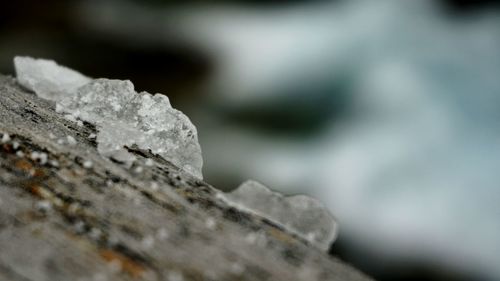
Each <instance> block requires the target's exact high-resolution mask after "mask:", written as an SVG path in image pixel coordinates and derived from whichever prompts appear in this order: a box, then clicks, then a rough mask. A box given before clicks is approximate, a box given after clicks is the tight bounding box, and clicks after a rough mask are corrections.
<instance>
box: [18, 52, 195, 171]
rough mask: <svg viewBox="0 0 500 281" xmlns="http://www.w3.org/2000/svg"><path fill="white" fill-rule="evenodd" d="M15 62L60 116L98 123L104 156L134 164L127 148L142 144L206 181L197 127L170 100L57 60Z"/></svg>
mask: <svg viewBox="0 0 500 281" xmlns="http://www.w3.org/2000/svg"><path fill="white" fill-rule="evenodd" d="M14 63H15V65H16V73H17V77H18V80H19V82H20V83H21V84H22V85H24V86H25V87H27V88H29V89H32V90H33V91H35V93H36V94H37V95H39V96H41V97H43V98H46V99H51V100H54V101H56V110H57V111H58V112H61V113H64V114H66V116H71V117H72V118H75V120H76V119H80V120H84V121H87V122H90V123H93V124H95V125H96V127H97V129H98V132H97V137H96V141H97V149H98V151H99V153H101V154H102V155H105V156H107V157H112V158H114V159H116V160H118V161H121V162H124V163H125V164H127V165H131V164H132V162H133V161H134V160H135V157H134V155H132V154H131V153H129V152H128V151H127V150H126V149H125V148H124V147H125V146H127V147H132V146H134V145H136V146H137V147H138V148H140V149H144V150H151V152H152V153H154V154H158V155H160V156H162V157H163V158H165V159H166V160H168V161H170V162H171V163H173V164H174V165H176V166H177V167H180V168H182V169H184V170H185V171H188V172H189V173H191V174H193V175H194V176H196V177H198V178H202V173H201V169H202V165H203V159H202V155H201V148H200V145H199V143H198V136H197V131H196V127H195V126H194V125H193V124H192V123H191V121H190V120H189V118H188V117H187V116H185V115H184V114H183V113H182V112H180V111H178V110H176V109H174V108H172V106H171V105H170V101H169V99H168V97H166V96H164V95H161V94H155V95H151V94H149V93H147V92H141V93H137V92H136V91H135V90H134V85H133V84H132V82H130V81H128V80H124V81H122V80H111V79H89V78H87V77H85V76H83V75H81V74H79V73H78V72H75V71H73V70H71V69H68V68H66V67H63V66H58V65H57V64H56V63H55V62H53V61H47V60H36V59H32V58H27V57H16V58H15V59H14Z"/></svg>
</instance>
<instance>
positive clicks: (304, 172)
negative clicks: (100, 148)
mask: <svg viewBox="0 0 500 281" xmlns="http://www.w3.org/2000/svg"><path fill="white" fill-rule="evenodd" d="M373 2H376V1H373ZM373 2H371V3H370V1H362V0H359V1H354V2H350V1H340V0H338V1H299V0H279V1H278V0H276V1H264V0H253V1H251V0H248V1H231V0H226V1H166V0H165V1H162V0H148V1H145V0H144V1H139V0H135V1H132V0H130V1H126V0H123V1H118V0H114V1H111V0H108V1H86V0H81V1H77V0H72V1H55V0H53V1H49V0H45V1H22V0H21V1H4V2H3V3H2V5H1V9H0V72H1V73H7V74H14V70H13V65H12V58H13V57H14V56H16V55H28V56H32V57H40V58H49V59H53V60H55V61H57V62H58V63H59V64H62V65H65V66H68V67H71V68H73V69H76V70H78V71H80V72H82V73H84V74H86V75H88V76H91V77H107V78H117V79H129V80H131V81H133V83H134V85H135V86H136V89H138V90H141V91H142V90H145V91H148V92H151V93H155V92H159V93H163V94H166V95H168V96H169V98H170V100H171V102H172V104H173V105H174V106H175V107H177V108H179V109H180V110H182V111H184V112H185V113H186V114H187V115H188V116H189V117H190V118H191V119H192V121H193V123H194V124H195V125H196V126H197V128H198V131H199V135H200V142H201V145H202V149H203V151H204V159H205V160H204V161H205V164H204V167H205V168H204V169H205V179H206V180H207V181H208V182H210V183H212V184H214V185H215V186H220V187H222V188H224V189H232V188H234V187H236V186H237V184H238V183H239V182H241V181H242V180H244V179H246V178H247V177H253V178H255V179H257V180H261V181H263V182H264V183H267V184H268V185H269V186H270V187H272V188H277V189H279V190H281V191H283V192H287V193H303V192H304V193H308V194H311V195H313V196H315V197H318V198H321V200H323V201H325V202H326V204H329V206H331V209H332V211H333V213H334V214H335V215H336V216H337V217H338V218H339V220H340V226H341V232H340V238H339V240H338V241H337V242H335V244H334V245H333V247H332V249H331V251H330V252H331V253H332V254H333V255H336V256H339V257H340V258H342V259H344V260H346V261H347V262H349V263H352V264H353V265H354V266H355V267H357V268H360V269H361V270H363V271H365V272H366V273H367V274H369V275H371V276H373V277H375V278H376V279H378V280H436V281H437V280H500V272H499V271H498V268H497V269H495V268H496V266H495V264H496V263H498V260H499V258H500V254H499V253H500V237H498V235H499V234H500V229H499V228H500V209H499V208H498V207H495V206H496V204H498V202H500V193H499V188H500V187H499V184H500V181H499V180H500V179H499V178H498V176H497V173H495V172H494V171H495V169H498V166H496V165H497V164H500V163H499V162H498V160H497V158H496V156H500V134H498V133H499V132H500V127H499V126H498V125H500V119H497V118H500V114H498V112H500V104H498V102H499V101H500V92H499V90H500V86H499V85H498V81H499V80H500V73H499V72H498V70H499V68H500V49H496V47H498V46H500V44H499V42H500V41H499V40H500V39H499V38H500V25H499V24H500V21H499V20H498V19H499V16H498V15H499V14H500V12H499V8H500V3H498V1H486V0H483V1H481V0H478V1H474V0H441V1H421V3H424V4H415V2H419V1H414V3H413V4H409V3H411V2H410V1H399V2H398V1H381V2H380V6H381V8H380V9H379V8H378V4H375V3H373ZM403 2H404V3H403ZM405 5H407V6H409V7H410V8H407V7H406V6H405ZM412 5H414V6H418V7H417V8H418V9H415V10H413V7H412ZM420 5H421V6H422V7H420ZM393 6H394V7H395V8H393ZM337 10H338V11H337ZM330 11H331V14H329V13H330ZM420 13H421V14H420ZM386 18H390V20H388V21H387V22H386ZM365 20H366V22H365ZM372 23H374V24H372ZM399 25H401V29H399V27H400V26H399ZM406 27H408V30H406V29H405V28H406ZM388 29H390V30H388ZM464 34H466V35H464ZM330 35H331V37H330ZM462 35H463V36H462ZM475 40H477V41H475ZM301 42H305V43H304V44H302V43H301ZM475 42H477V44H476V43H475ZM301 50H304V51H303V52H302V51H301ZM302 56H303V59H302ZM464 77H465V78H464ZM482 87H484V88H482ZM372 89H375V90H373V91H372ZM400 89H403V90H402V91H403V92H404V91H406V90H407V89H409V93H408V94H407V95H406V94H405V95H403V96H402V97H399V96H398V95H397V93H398V91H400ZM393 92H394V93H396V94H393ZM421 93H424V94H422V95H421ZM448 93H449V94H448ZM478 93H484V96H482V95H481V94H478ZM427 102H428V104H427ZM418 106H420V107H418ZM417 107H418V108H417ZM457 112H458V113H457ZM372 113H373V115H370V114H372ZM462 113H463V114H462ZM385 114H388V115H387V116H386V115H385ZM389 114H390V115H389ZM407 114H408V115H407ZM410 114H411V116H410ZM374 116H375V117H374ZM381 116H382V117H381ZM408 116H410V117H408ZM379 117H380V118H381V119H377V118H379ZM421 118H422V119H421ZM427 118H428V119H429V120H428V119H427ZM380 120H382V121H380ZM396 122H402V123H401V124H400V123H397V124H396ZM426 122H429V123H426ZM441 122H442V123H441ZM429 124H431V125H429ZM436 124H437V125H436ZM440 124H442V126H441V125H440ZM434 125H436V126H438V125H439V126H438V127H436V128H437V129H435V130H436V131H439V132H437V133H436V132H435V131H434V130H433V129H432V128H434V127H432V126H434ZM422 127H423V128H426V129H427V128H430V129H429V130H432V131H431V132H429V133H428V136H429V137H428V138H426V136H427V131H425V130H426V129H422ZM479 129H481V131H477V130H479ZM406 130H408V133H407V131H406ZM419 130H421V131H419ZM410 131H411V132H410ZM448 131H450V132H451V133H450V134H449V135H446V136H444V135H441V134H445V133H446V132H448ZM443 132H444V133H443ZM413 133H414V135H413ZM379 135H383V136H384V138H382V137H379ZM472 136H478V138H475V137H472ZM421 139H423V140H421ZM428 139H429V140H428ZM393 140H396V141H394V142H393ZM427 141H429V142H430V144H428V142H427ZM382 144H383V145H382ZM356 145H358V146H356ZM421 146H422V147H425V148H423V149H421V150H415V151H414V150H413V149H414V148H415V147H421ZM428 146H429V147H430V148H429V147H428ZM370 147H373V150H369V148H370ZM383 149H386V150H383ZM464 151H465V152H464ZM370 153H372V154H373V155H372V154H370ZM366 155H369V157H366ZM388 155H389V156H390V157H389V156H388ZM358 156H359V157H358ZM372 156H373V157H372ZM434 156H435V157H436V158H433V157H434ZM342 157H344V158H342ZM356 157H358V158H356ZM387 157H389V158H387ZM391 157H392V158H391ZM358 159H359V160H358ZM394 159H396V160H394ZM356 161H359V162H356ZM391 161H392V162H391ZM359 163H362V164H363V165H359ZM457 163H464V164H463V165H459V164H457ZM350 165H352V167H351V166H350ZM469 165H470V166H469ZM339 167H340V168H339ZM382 167H383V169H382ZM427 169H429V170H427ZM353 173H354V175H352V174H353ZM358 173H359V174H358ZM351 175H352V176H351ZM365 175H366V176H365ZM470 183H472V184H470ZM436 186H439V187H441V186H446V188H442V189H441V188H436ZM448 187H449V188H448ZM471 194H473V195H471ZM478 194H479V195H478ZM413 195H415V196H414V197H412V196H413ZM476 195H477V196H476ZM360 198H362V199H360ZM412 198H418V200H414V201H413V199H412ZM468 198H470V199H471V200H473V201H468V200H467V199H468ZM474 200H475V201H474ZM483 200H486V201H488V203H485V204H483V203H484V201H483ZM469 208H470V209H469ZM358 212H359V213H358ZM398 212H400V214H401V215H400V216H399V215H395V214H397V213H398ZM471 214H473V215H471ZM434 219H435V221H434ZM447 222H450V223H449V225H448V224H447ZM411 226H415V230H416V232H414V233H415V234H414V235H409V234H408V233H412V232H411V231H413V229H412V227H411ZM437 226H439V227H437ZM343 227H344V228H343ZM434 229H436V230H435V231H434ZM477 233H479V234H477ZM476 234H477V235H476ZM484 237H487V239H485V238H484ZM469 242H471V243H470V247H469V246H468V247H463V249H462V246H463V244H468V243H469ZM462 243H463V244H462ZM388 245H392V246H388ZM436 245H438V246H436ZM484 249H487V250H484ZM486 251H488V252H486Z"/></svg>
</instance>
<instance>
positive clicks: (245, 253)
mask: <svg viewBox="0 0 500 281" xmlns="http://www.w3.org/2000/svg"><path fill="white" fill-rule="evenodd" d="M54 107H55V105H54V104H53V103H51V102H48V101H45V100H42V99H40V98H38V97H36V96H35V95H34V94H32V93H28V92H26V91H25V90H23V89H21V88H20V87H19V86H18V85H17V83H16V81H15V80H14V79H13V78H9V77H5V76H0V133H8V134H9V136H10V140H7V138H4V140H6V142H4V143H0V280H12V281H25V280H47V281H49V280H51V281H52V280H55V281H58V280H77V281H78V280H81V281H83V280H96V281H101V280H169V281H179V280H217V281H219V280H259V281H263V280H346V281H354V280H371V279H370V278H368V277H366V276H364V275H363V274H361V273H359V272H358V271H356V270H355V269H353V268H351V267H349V266H347V265H345V264H344V263H342V262H341V261H339V260H337V259H335V258H334V257H331V256H328V255H326V254H325V253H323V252H322V251H320V250H318V249H316V248H315V247H312V246H311V245H309V244H307V242H306V241H304V240H301V239H300V238H298V237H296V236H294V235H293V234H290V233H287V232H286V231H285V230H284V229H281V228H280V227H278V226H276V225H273V224H272V223H271V222H269V221H267V220H265V219H263V218H261V217H258V216H256V215H253V214H248V213H244V212H242V211H239V210H237V209H235V208H233V207H231V206H228V205H226V204H225V203H224V202H223V201H221V200H220V199H217V193H218V192H219V191H217V190H216V189H214V188H213V187H211V186H210V185H208V184H206V183H205V182H202V181H199V180H196V179H194V178H192V177H191V176H189V175H188V174H186V173H184V172H182V171H181V170H180V169H178V168H176V167H175V166H173V165H172V164H170V163H168V162H167V161H165V160H163V159H162V158H159V157H156V156H154V155H151V154H150V153H148V152H147V151H140V150H138V149H137V148H134V147H132V148H129V151H131V152H132V153H134V154H135V155H136V156H137V158H138V159H139V162H140V163H143V164H144V165H142V164H140V165H134V166H132V167H130V168H126V167H124V166H122V165H120V164H117V163H114V162H112V161H111V160H109V159H107V158H105V157H102V156H100V155H99V154H98V153H97V149H96V143H95V141H94V140H93V139H91V138H88V136H89V135H91V134H92V133H94V134H95V133H96V132H95V128H94V127H93V126H92V125H90V124H87V123H84V124H83V126H79V125H78V124H77V123H75V122H72V121H69V120H67V119H64V118H63V116H61V115H59V114H57V113H56V112H55V108H54ZM2 136H3V135H2ZM68 136H71V137H72V138H74V139H75V140H76V144H74V142H73V141H72V140H71V138H68ZM0 139H1V138H0ZM68 140H69V141H68ZM32 152H38V153H46V154H47V156H48V157H47V161H45V159H44V157H40V156H39V154H36V153H35V154H34V156H35V157H31V156H32V155H33V154H32ZM23 154H24V155H23ZM32 158H35V159H37V160H32ZM147 159H151V160H153V161H151V160H148V161H147V163H146V160H147ZM56 161H57V162H56Z"/></svg>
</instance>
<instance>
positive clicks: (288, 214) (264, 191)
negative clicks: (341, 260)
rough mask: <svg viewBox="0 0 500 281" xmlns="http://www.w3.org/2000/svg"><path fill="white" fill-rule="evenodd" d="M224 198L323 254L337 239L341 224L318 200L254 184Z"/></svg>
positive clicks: (251, 182)
mask: <svg viewBox="0 0 500 281" xmlns="http://www.w3.org/2000/svg"><path fill="white" fill-rule="evenodd" d="M224 197H225V198H226V200H228V201H229V202H228V203H230V204H233V205H234V204H235V205H237V206H236V207H238V208H243V209H246V210H248V211H251V212H254V213H256V214H258V215H260V216H262V217H265V218H267V219H269V220H271V221H273V222H276V223H278V224H280V225H282V226H284V227H285V228H287V229H288V230H290V231H291V232H294V233H295V234H297V235H299V236H301V237H303V238H304V239H306V240H308V241H309V242H311V243H312V244H314V245H316V246H317V247H318V248H320V249H322V250H328V248H329V247H330V244H331V243H332V242H333V241H334V240H335V238H336V236H337V232H338V226H337V222H336V221H335V219H334V218H333V216H332V215H331V214H330V213H329V212H328V210H327V209H326V208H325V207H323V205H322V204H321V202H319V201H318V200H316V199H314V198H311V197H308V196H305V195H294V196H288V197H285V196H283V195H282V194H280V193H278V192H274V191H272V190H270V189H269V188H267V187H266V186H264V185H262V184H261V183H258V182H256V181H251V180H249V181H246V182H244V183H242V184H241V185H240V186H239V187H238V188H237V189H236V190H234V191H232V192H230V193H228V194H226V195H225V196H224Z"/></svg>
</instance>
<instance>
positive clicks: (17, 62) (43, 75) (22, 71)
mask: <svg viewBox="0 0 500 281" xmlns="http://www.w3.org/2000/svg"><path fill="white" fill-rule="evenodd" d="M14 67H15V69H16V75H17V80H18V81H19V83H20V84H21V85H23V86H24V87H25V88H27V89H29V90H31V91H33V92H35V93H36V94H37V95H38V96H40V97H42V98H44V99H48V100H54V101H57V100H59V99H61V98H62V97H64V96H66V95H68V94H69V93H73V92H75V91H76V89H78V88H79V87H80V86H82V85H84V84H86V83H88V82H90V80H91V79H90V78H89V77H86V76H84V75H83V74H81V73H79V72H77V71H74V70H72V69H69V68H67V67H64V66H60V65H58V64H57V63H55V62H54V61H52V60H45V59H34V58H30V57H15V58H14Z"/></svg>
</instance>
